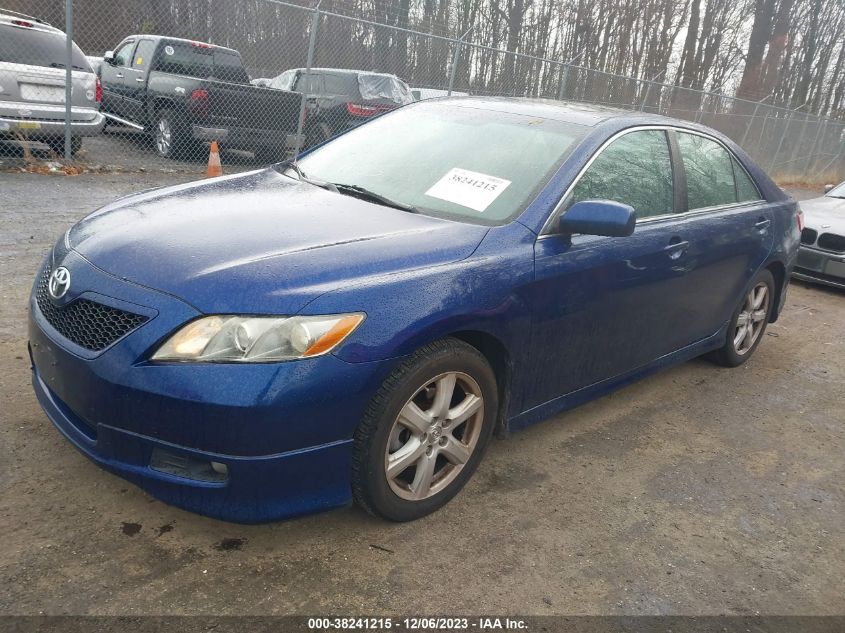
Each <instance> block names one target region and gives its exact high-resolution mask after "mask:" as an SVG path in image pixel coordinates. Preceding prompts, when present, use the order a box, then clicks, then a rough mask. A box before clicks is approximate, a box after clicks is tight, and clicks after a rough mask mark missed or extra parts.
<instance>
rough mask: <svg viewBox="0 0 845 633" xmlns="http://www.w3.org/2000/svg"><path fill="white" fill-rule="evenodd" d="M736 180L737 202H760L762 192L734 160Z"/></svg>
mask: <svg viewBox="0 0 845 633" xmlns="http://www.w3.org/2000/svg"><path fill="white" fill-rule="evenodd" d="M733 166H734V179H735V180H736V200H737V202H751V201H753V200H760V199H761V196H760V191H759V190H758V189H757V186H756V185H755V184H754V181H752V180H751V177H750V176H749V175H748V174H747V173H746V171H745V169H743V167H742V165H740V164H739V162H737V160H736V159H735V158H734V159H733Z"/></svg>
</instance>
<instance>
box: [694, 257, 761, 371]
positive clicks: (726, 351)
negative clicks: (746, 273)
mask: <svg viewBox="0 0 845 633" xmlns="http://www.w3.org/2000/svg"><path fill="white" fill-rule="evenodd" d="M763 288H765V293H763V295H762V296H761V294H760V293H761V292H762V289H763ZM774 298H775V278H774V277H773V276H772V273H771V272H769V270H768V269H766V268H764V269H763V270H761V271H759V272H758V273H757V274H756V275H754V278H753V279H752V280H751V283H750V284H749V285H748V290H747V291H746V292H745V294H744V295H743V297H742V300H741V301H740V302H739V305H738V306H737V308H736V310H734V313H733V316H732V318H731V322H730V325H729V326H728V335H727V337H726V340H725V344H724V346H723V347H722V348H721V349H718V350H716V351H715V352H711V353H710V354H709V355H708V358H709V359H710V360H712V361H713V362H714V363H716V364H717V365H722V366H723V367H739V366H740V365H742V364H743V363H744V362H745V361H747V360H748V359H749V358H751V355H752V354H754V351H755V350H756V349H757V346H758V345H760V341H762V340H763V335H764V334H765V332H766V326H767V325H768V323H769V319H770V318H771V316H772V310H773V309H774ZM758 303H759V305H758ZM749 328H750V330H749ZM741 331H742V333H744V336H743V337H742V338H740V333H741Z"/></svg>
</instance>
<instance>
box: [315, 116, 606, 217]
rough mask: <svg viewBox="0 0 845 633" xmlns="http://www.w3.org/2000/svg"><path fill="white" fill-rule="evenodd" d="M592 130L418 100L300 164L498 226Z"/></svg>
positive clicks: (321, 176) (333, 178) (439, 212)
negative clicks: (418, 101) (416, 102)
mask: <svg viewBox="0 0 845 633" xmlns="http://www.w3.org/2000/svg"><path fill="white" fill-rule="evenodd" d="M589 131H590V128H588V127H585V126H582V125H576V124H573V123H566V122H563V121H557V120H554V119H546V118H542V117H537V116H527V115H523V114H516V113H512V112H497V111H493V110H484V109H481V108H477V107H470V106H459V105H455V104H448V103H438V102H432V101H428V102H426V101H423V102H421V103H419V104H416V105H410V106H406V107H404V108H399V109H397V110H394V111H393V112H390V113H388V114H384V115H382V116H380V117H378V118H375V119H373V120H372V121H370V122H368V123H366V124H364V125H361V126H360V127H357V128H355V129H354V130H351V131H349V132H347V133H345V134H343V135H341V136H339V137H337V138H336V139H334V140H332V141H329V142H328V143H327V144H325V145H323V146H322V147H319V148H317V149H316V150H314V151H313V152H311V153H309V154H308V155H307V156H304V157H302V158H301V159H300V160H299V166H300V168H301V169H302V171H303V172H304V173H305V174H306V176H307V177H309V178H313V179H316V180H323V181H327V182H333V183H343V184H348V185H358V186H361V187H365V188H367V189H369V190H370V191H373V192H376V193H378V194H380V195H382V196H385V197H387V198H390V199H392V200H395V201H398V202H402V203H404V204H406V205H411V206H413V207H415V208H416V209H417V210H418V211H419V212H420V213H425V214H430V215H434V216H439V217H445V218H450V219H455V220H459V221H464V222H472V223H477V224H503V223H505V222H506V221H508V220H509V219H511V218H513V217H515V216H516V215H517V214H518V213H520V212H521V211H522V210H523V209H524V208H525V207H526V206H527V205H528V203H530V202H531V200H533V199H534V197H535V196H536V195H537V194H538V193H539V192H540V190H542V188H543V187H544V186H545V185H546V183H548V181H549V179H550V178H551V176H552V175H553V174H554V172H555V171H556V170H557V168H558V167H559V166H560V164H561V163H562V162H563V160H564V159H566V157H567V156H569V155H570V154H571V152H572V150H573V149H574V148H575V147H576V146H577V145H578V143H579V142H580V141H581V139H582V138H583V137H584V136H585V135H586V133H587V132H589Z"/></svg>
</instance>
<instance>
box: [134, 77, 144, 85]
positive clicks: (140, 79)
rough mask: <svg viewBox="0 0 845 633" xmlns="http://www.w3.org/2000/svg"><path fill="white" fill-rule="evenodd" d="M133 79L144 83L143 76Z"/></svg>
mask: <svg viewBox="0 0 845 633" xmlns="http://www.w3.org/2000/svg"><path fill="white" fill-rule="evenodd" d="M135 81H137V82H138V83H139V84H142V83H144V78H143V77H135Z"/></svg>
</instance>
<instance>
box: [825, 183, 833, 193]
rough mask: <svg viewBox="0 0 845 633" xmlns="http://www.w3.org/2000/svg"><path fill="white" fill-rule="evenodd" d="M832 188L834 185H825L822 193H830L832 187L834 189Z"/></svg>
mask: <svg viewBox="0 0 845 633" xmlns="http://www.w3.org/2000/svg"><path fill="white" fill-rule="evenodd" d="M834 186H835V185H825V186H824V192H825V193H830V192H831V191H833V187H834Z"/></svg>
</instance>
